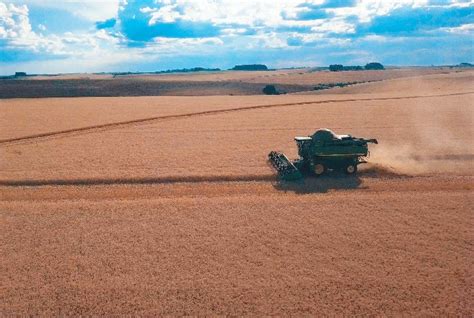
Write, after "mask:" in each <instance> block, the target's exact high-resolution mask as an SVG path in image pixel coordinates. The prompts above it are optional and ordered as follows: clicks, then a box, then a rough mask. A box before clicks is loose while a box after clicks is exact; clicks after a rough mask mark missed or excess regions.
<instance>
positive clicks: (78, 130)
mask: <svg viewBox="0 0 474 318" xmlns="http://www.w3.org/2000/svg"><path fill="white" fill-rule="evenodd" d="M470 94H474V92H464V93H451V94H439V95H412V96H399V97H375V98H350V99H329V100H321V101H308V102H297V103H282V104H270V105H255V106H249V107H240V108H239V107H236V108H229V109H220V110H209V111H202V112H194V113H186V114H179V115H167V116H155V117H148V118H141V119H134V120H128V121H121V122H115V123H108V124H101V125H94V126H87V127H81V128H74V129H66V130H60V131H53V132H47V133H41V134H35V135H30V136H23V137H17V138H11V139H3V140H0V145H9V144H15V143H19V142H31V141H38V140H42V139H47V138H50V137H58V136H67V135H76V134H81V133H90V132H94V131H102V130H108V129H116V128H121V127H125V126H130V125H135V124H141V123H147V122H155V121H165V120H175V119H181V118H188V117H194V116H207V115H215V114H223V113H230V112H241V111H248V110H256V109H266V108H277V107H288V106H302V105H316V104H328V103H337V102H340V103H344V102H360V101H386V100H402V99H418V98H433V97H447V96H461V95H470Z"/></svg>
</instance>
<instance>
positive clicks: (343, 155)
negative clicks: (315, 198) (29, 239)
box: [268, 129, 377, 181]
mask: <svg viewBox="0 0 474 318" xmlns="http://www.w3.org/2000/svg"><path fill="white" fill-rule="evenodd" d="M295 141H296V145H297V147H298V156H299V158H298V159H296V160H293V161H290V160H289V159H288V157H287V156H286V155H285V154H283V153H281V152H278V151H272V152H270V153H269V154H268V160H269V161H270V163H271V165H272V166H273V167H274V168H275V170H276V171H277V172H278V176H279V178H280V179H282V180H287V181H289V180H296V179H300V178H302V177H303V175H307V174H314V175H316V176H320V175H322V174H324V173H325V172H326V171H328V170H343V171H344V172H345V173H346V174H355V173H356V172H357V166H358V165H359V164H361V163H366V162H367V161H366V158H367V157H368V155H369V150H368V145H367V144H368V143H375V144H377V139H365V138H357V137H352V136H351V135H336V134H335V133H334V132H332V131H331V130H329V129H319V130H317V131H316V132H315V133H314V134H312V135H311V136H306V137H295Z"/></svg>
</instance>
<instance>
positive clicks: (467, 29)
mask: <svg viewBox="0 0 474 318" xmlns="http://www.w3.org/2000/svg"><path fill="white" fill-rule="evenodd" d="M439 30H441V31H445V32H449V33H455V34H473V33H474V23H468V24H463V25H461V26H458V27H453V28H440V29H439Z"/></svg>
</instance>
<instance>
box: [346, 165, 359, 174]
mask: <svg viewBox="0 0 474 318" xmlns="http://www.w3.org/2000/svg"><path fill="white" fill-rule="evenodd" d="M344 172H345V173H346V174H355V173H356V172H357V165H356V164H353V163H350V164H348V165H347V166H346V167H345V168H344Z"/></svg>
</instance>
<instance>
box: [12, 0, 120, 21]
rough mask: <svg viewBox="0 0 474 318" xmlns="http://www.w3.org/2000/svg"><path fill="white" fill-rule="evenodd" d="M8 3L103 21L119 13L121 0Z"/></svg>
mask: <svg viewBox="0 0 474 318" xmlns="http://www.w3.org/2000/svg"><path fill="white" fill-rule="evenodd" d="M4 1H5V2H6V3H10V4H18V3H19V2H20V3H21V4H23V5H27V6H29V5H35V6H39V7H43V8H45V9H48V8H51V9H60V10H65V11H68V12H70V13H71V14H73V15H76V16H79V17H82V18H84V19H87V20H90V21H94V22H95V21H103V20H107V19H110V18H113V17H115V16H116V15H117V12H118V9H119V4H120V2H121V0H81V1H76V0H74V1H71V0H63V1H57V0H21V1H18V0H4Z"/></svg>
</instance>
